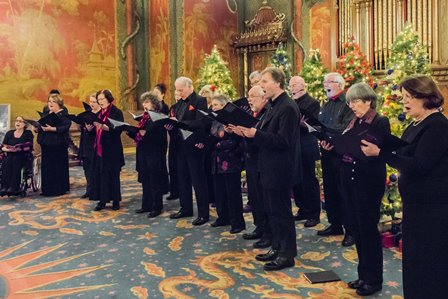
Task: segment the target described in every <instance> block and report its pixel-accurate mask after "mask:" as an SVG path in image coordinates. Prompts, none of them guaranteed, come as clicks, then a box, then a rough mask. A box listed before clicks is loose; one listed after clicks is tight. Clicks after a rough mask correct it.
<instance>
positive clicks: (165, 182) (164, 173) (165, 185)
mask: <svg viewBox="0 0 448 299" xmlns="http://www.w3.org/2000/svg"><path fill="white" fill-rule="evenodd" d="M166 158H167V157H166V148H165V151H164V152H163V154H162V156H161V157H160V159H161V161H162V170H161V173H160V175H161V179H162V180H161V182H160V183H161V184H162V194H166V193H168V192H169V191H170V179H169V176H168V169H167V163H166V162H167V161H166Z"/></svg>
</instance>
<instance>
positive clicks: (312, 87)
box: [300, 49, 328, 105]
mask: <svg viewBox="0 0 448 299" xmlns="http://www.w3.org/2000/svg"><path fill="white" fill-rule="evenodd" d="M326 73H328V70H327V69H326V68H325V67H324V65H323V64H322V57H321V55H320V52H319V49H315V50H310V54H309V57H308V59H307V60H306V61H305V63H304V64H303V66H302V71H301V72H300V76H301V77H302V78H303V79H304V80H305V83H306V84H307V91H308V93H309V94H310V95H311V96H312V97H313V98H315V99H316V100H318V101H319V102H320V103H321V105H322V104H323V103H324V102H325V101H326V100H327V95H326V93H325V89H324V83H323V82H324V76H325V74H326Z"/></svg>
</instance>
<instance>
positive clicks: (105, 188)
mask: <svg viewBox="0 0 448 299" xmlns="http://www.w3.org/2000/svg"><path fill="white" fill-rule="evenodd" d="M109 163H110V162H109ZM109 163H107V162H105V161H103V158H102V157H99V156H98V155H95V158H94V161H93V176H92V187H93V188H92V191H93V194H92V195H91V196H90V197H91V199H92V200H98V201H100V202H101V203H108V202H111V201H112V202H115V203H118V202H120V201H121V186H120V171H121V167H115V166H111V165H108V164H109Z"/></svg>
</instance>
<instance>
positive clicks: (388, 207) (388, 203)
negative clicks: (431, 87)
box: [378, 24, 430, 217]
mask: <svg viewBox="0 0 448 299" xmlns="http://www.w3.org/2000/svg"><path fill="white" fill-rule="evenodd" d="M386 69H387V73H386V77H385V78H384V79H382V80H381V81H380V82H379V86H378V93H379V95H380V97H381V103H382V105H381V103H380V105H378V106H379V107H380V112H381V114H382V115H385V116H387V117H388V118H389V121H390V127H391V131H392V134H394V135H395V136H399V137H400V136H401V135H402V133H403V131H404V129H405V128H406V127H407V125H409V123H410V119H409V117H407V116H406V115H405V114H404V112H403V105H402V103H401V92H400V90H399V89H398V85H399V83H400V81H401V80H402V79H403V78H405V77H407V76H410V75H415V74H423V75H429V74H430V70H429V60H428V53H427V49H426V46H425V45H422V44H421V43H420V41H419V37H418V34H417V33H416V32H415V31H414V30H413V29H412V25H411V24H407V25H406V26H405V27H404V28H403V31H402V32H401V33H400V34H399V35H398V36H397V39H396V40H395V41H394V43H393V44H392V46H391V56H390V57H389V59H388V60H387V63H386ZM397 176H398V174H397V171H396V170H395V169H393V168H391V167H389V166H388V168H387V177H388V178H387V181H386V192H385V194H384V197H383V200H382V205H381V210H382V213H383V214H385V215H389V216H391V217H394V215H395V213H398V212H400V211H401V208H402V203H401V198H400V194H399V192H398V185H397V181H396V180H395V178H396V177H397ZM391 178H392V179H391Z"/></svg>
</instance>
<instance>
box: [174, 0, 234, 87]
mask: <svg viewBox="0 0 448 299" xmlns="http://www.w3.org/2000/svg"><path fill="white" fill-rule="evenodd" d="M228 4H229V1H226V0H213V1H210V0H184V3H183V8H184V9H183V17H182V20H183V58H184V60H183V73H182V74H180V75H184V76H188V77H190V78H192V79H193V81H196V80H197V79H198V75H199V69H200V67H201V66H202V63H203V59H204V56H205V54H210V52H211V50H212V48H213V45H214V44H216V45H217V46H218V49H219V51H220V52H221V55H222V57H223V59H224V60H225V61H227V62H228V67H229V69H230V72H231V75H232V79H233V82H234V85H235V86H236V87H238V85H239V78H238V70H239V63H238V58H237V56H236V55H235V52H234V50H233V48H232V47H231V45H230V42H231V40H232V36H233V35H234V34H235V33H236V32H238V20H237V14H236V13H235V12H234V11H233V9H232V7H231V6H230V5H228Z"/></svg>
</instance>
